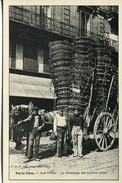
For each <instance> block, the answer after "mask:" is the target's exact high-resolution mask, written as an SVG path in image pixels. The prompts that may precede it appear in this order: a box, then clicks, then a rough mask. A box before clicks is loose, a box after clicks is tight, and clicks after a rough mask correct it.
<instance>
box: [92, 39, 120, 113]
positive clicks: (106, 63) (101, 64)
mask: <svg viewBox="0 0 122 183" xmlns="http://www.w3.org/2000/svg"><path fill="white" fill-rule="evenodd" d="M96 49H97V65H96V75H95V81H94V83H95V85H94V94H93V100H92V102H93V105H92V107H93V109H94V108H96V112H97V115H98V114H99V113H100V112H101V111H103V110H107V109H109V108H110V109H111V110H112V108H113V107H114V105H115V103H116V101H115V100H116V98H117V97H116V93H117V88H118V87H117V80H118V79H117V75H118V74H117V68H116V67H115V66H113V65H112V60H111V57H110V47H109V44H108V42H107V41H104V40H99V41H97V43H96ZM112 77H113V79H112ZM110 86H111V88H110ZM109 91H110V96H108V95H109Z"/></svg>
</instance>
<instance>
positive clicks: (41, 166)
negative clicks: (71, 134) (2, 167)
mask: <svg viewBox="0 0 122 183" xmlns="http://www.w3.org/2000/svg"><path fill="white" fill-rule="evenodd" d="M40 144H41V145H40V155H41V156H42V159H41V160H40V161H30V162H28V163H24V162H25V160H26V159H25V154H24V151H25V148H24V149H23V150H21V151H17V150H15V148H14V146H15V143H14V142H10V179H41V180H42V179H72V180H73V179H93V180H94V179H96V180H99V179H104V180H105V179H108V180H116V179H118V148H117V147H114V148H113V149H112V150H108V151H106V152H99V151H98V150H94V151H91V152H89V153H86V154H85V155H84V157H83V158H78V157H73V156H72V154H71V155H69V156H68V157H62V158H58V157H56V156H55V144H56V143H55V141H50V140H49V137H43V138H41V142H40Z"/></svg>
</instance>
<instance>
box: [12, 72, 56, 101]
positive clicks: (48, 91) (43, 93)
mask: <svg viewBox="0 0 122 183" xmlns="http://www.w3.org/2000/svg"><path fill="white" fill-rule="evenodd" d="M9 91H10V96H20V97H33V98H45V99H54V88H53V85H52V83H51V79H47V78H40V77H33V76H25V75H18V74H12V73H10V90H9Z"/></svg>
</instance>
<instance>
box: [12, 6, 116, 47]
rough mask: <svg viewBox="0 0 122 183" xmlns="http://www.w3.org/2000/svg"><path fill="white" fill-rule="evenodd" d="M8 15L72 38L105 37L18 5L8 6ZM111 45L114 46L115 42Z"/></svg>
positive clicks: (20, 21)
mask: <svg viewBox="0 0 122 183" xmlns="http://www.w3.org/2000/svg"><path fill="white" fill-rule="evenodd" d="M9 17H10V20H12V21H16V22H19V23H22V24H25V25H29V26H32V27H36V28H40V29H42V30H45V31H48V32H52V33H56V34H59V35H62V36H66V37H69V38H72V39H74V38H76V37H79V36H87V37H91V38H92V39H93V40H96V39H98V38H100V39H105V37H104V35H98V34H94V33H92V32H89V31H86V30H83V29H79V28H78V27H75V26H73V25H71V24H65V23H64V22H61V21H58V20H56V19H52V18H49V17H47V16H41V15H40V14H37V13H35V12H32V11H30V10H26V9H23V8H20V7H18V6H10V7H9ZM109 42H110V44H111V43H112V41H109ZM112 46H113V47H114V46H115V42H114V45H112ZM115 49H116V50H117V49H118V43H116V48H115Z"/></svg>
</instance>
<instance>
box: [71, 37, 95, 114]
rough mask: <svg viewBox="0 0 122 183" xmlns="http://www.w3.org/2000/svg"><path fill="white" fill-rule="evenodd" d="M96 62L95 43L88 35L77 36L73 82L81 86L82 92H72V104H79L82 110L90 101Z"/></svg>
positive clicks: (73, 63) (73, 60)
mask: <svg viewBox="0 0 122 183" xmlns="http://www.w3.org/2000/svg"><path fill="white" fill-rule="evenodd" d="M95 64H96V51H95V43H94V42H93V41H92V40H91V39H90V38H88V37H79V38H77V39H76V40H75V42H74V54H73V59H72V83H73V85H74V86H76V87H78V88H80V94H79V93H76V92H72V97H71V99H70V106H73V107H74V106H77V107H79V108H80V109H81V110H82V112H83V111H84V110H85V108H86V107H87V105H88V102H89V96H90V86H91V75H92V70H93V68H94V67H95Z"/></svg>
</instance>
